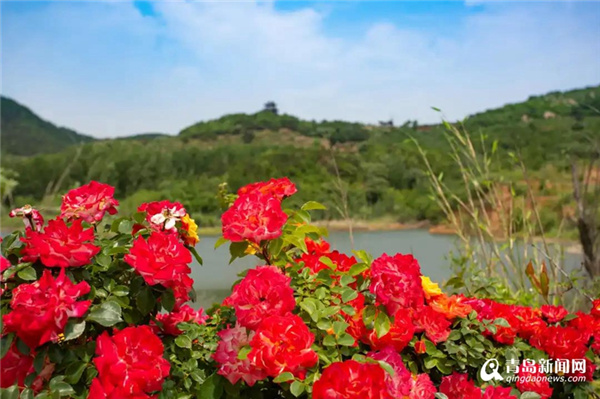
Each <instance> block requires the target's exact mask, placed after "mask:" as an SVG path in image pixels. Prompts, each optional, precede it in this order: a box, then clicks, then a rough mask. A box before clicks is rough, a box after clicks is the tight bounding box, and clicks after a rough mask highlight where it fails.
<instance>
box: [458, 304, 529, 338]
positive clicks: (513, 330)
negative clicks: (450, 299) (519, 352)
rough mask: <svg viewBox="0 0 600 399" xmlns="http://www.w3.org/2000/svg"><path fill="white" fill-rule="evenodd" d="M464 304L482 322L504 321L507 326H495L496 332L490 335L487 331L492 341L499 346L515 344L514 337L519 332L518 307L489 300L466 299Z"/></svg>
mask: <svg viewBox="0 0 600 399" xmlns="http://www.w3.org/2000/svg"><path fill="white" fill-rule="evenodd" d="M465 303H467V304H469V305H471V306H472V307H473V309H475V311H476V312H477V319H478V320H480V321H482V320H497V319H504V320H506V322H507V323H508V326H505V325H499V324H496V332H495V333H493V334H492V333H491V332H490V331H489V330H487V331H486V334H488V335H492V336H493V337H494V339H495V340H496V341H498V342H500V343H501V344H506V345H512V344H513V343H514V342H515V337H516V336H517V332H518V331H519V329H518V327H519V319H518V318H517V316H516V314H517V313H518V310H517V309H518V308H519V307H518V306H511V305H505V304H503V303H498V302H495V301H492V300H491V299H475V298H472V299H468V300H466V301H465Z"/></svg>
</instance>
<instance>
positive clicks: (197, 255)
mask: <svg viewBox="0 0 600 399" xmlns="http://www.w3.org/2000/svg"><path fill="white" fill-rule="evenodd" d="M187 249H189V250H190V253H191V254H192V256H193V257H194V259H196V262H198V263H199V264H200V265H201V266H202V265H203V264H204V262H203V261H202V257H201V256H200V254H199V253H198V251H196V248H194V247H187Z"/></svg>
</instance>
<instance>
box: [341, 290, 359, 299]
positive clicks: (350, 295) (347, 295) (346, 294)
mask: <svg viewBox="0 0 600 399" xmlns="http://www.w3.org/2000/svg"><path fill="white" fill-rule="evenodd" d="M357 297H358V292H356V291H355V290H353V289H352V288H350V287H346V288H344V291H342V302H344V303H347V302H350V301H351V300H353V299H356V298H357Z"/></svg>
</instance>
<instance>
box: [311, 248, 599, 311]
mask: <svg viewBox="0 0 600 399" xmlns="http://www.w3.org/2000/svg"><path fill="white" fill-rule="evenodd" d="M304 242H305V243H306V251H307V252H308V253H309V254H325V253H329V249H330V248H331V245H329V243H328V242H327V241H325V240H323V239H319V240H318V241H315V240H312V239H311V238H309V237H306V238H305V239H304ZM598 301H599V302H600V300H598Z"/></svg>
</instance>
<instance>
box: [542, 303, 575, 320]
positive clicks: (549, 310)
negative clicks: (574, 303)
mask: <svg viewBox="0 0 600 399" xmlns="http://www.w3.org/2000/svg"><path fill="white" fill-rule="evenodd" d="M540 310H541V311H542V316H544V318H545V319H546V320H548V323H558V322H559V321H561V320H562V319H564V318H565V316H566V315H568V314H569V312H568V311H567V309H565V308H563V307H562V306H552V305H544V306H542V307H541V308H540Z"/></svg>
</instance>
